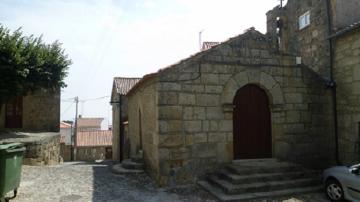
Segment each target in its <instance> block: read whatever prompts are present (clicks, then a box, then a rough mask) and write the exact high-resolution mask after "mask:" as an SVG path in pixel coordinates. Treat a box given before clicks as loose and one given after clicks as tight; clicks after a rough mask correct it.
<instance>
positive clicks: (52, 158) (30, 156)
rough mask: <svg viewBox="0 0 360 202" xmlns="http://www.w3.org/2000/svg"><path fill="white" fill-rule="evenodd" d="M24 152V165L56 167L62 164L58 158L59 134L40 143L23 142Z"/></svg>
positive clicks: (59, 157)
mask: <svg viewBox="0 0 360 202" xmlns="http://www.w3.org/2000/svg"><path fill="white" fill-rule="evenodd" d="M24 145H25V147H26V151H25V154H24V160H23V164H24V165H32V166H42V165H57V164H59V163H61V162H62V158H61V156H60V134H59V135H58V136H52V137H48V138H44V139H43V140H41V141H35V142H24Z"/></svg>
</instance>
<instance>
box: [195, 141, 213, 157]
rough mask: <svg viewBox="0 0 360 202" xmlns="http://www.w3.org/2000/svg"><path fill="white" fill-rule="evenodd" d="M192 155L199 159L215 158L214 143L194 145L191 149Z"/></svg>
mask: <svg viewBox="0 0 360 202" xmlns="http://www.w3.org/2000/svg"><path fill="white" fill-rule="evenodd" d="M192 154H193V156H196V157H199V158H210V157H213V158H216V143H202V144H195V145H194V146H193V147H192Z"/></svg>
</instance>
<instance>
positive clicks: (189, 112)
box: [183, 107, 194, 120]
mask: <svg viewBox="0 0 360 202" xmlns="http://www.w3.org/2000/svg"><path fill="white" fill-rule="evenodd" d="M183 112H184V114H183V119H184V120H191V119H193V116H194V114H193V107H184V109H183Z"/></svg>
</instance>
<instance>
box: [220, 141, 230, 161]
mask: <svg viewBox="0 0 360 202" xmlns="http://www.w3.org/2000/svg"><path fill="white" fill-rule="evenodd" d="M232 148H233V145H232V144H228V143H218V144H217V147H216V159H217V162H218V163H228V162H231V160H232V156H233V149H232Z"/></svg>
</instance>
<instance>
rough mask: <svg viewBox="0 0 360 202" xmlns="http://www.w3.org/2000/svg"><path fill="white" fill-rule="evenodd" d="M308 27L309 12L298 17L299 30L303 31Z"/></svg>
mask: <svg viewBox="0 0 360 202" xmlns="http://www.w3.org/2000/svg"><path fill="white" fill-rule="evenodd" d="M309 25H310V11H308V12H306V13H304V14H303V15H302V16H300V17H299V29H304V28H305V27H307V26H309Z"/></svg>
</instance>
